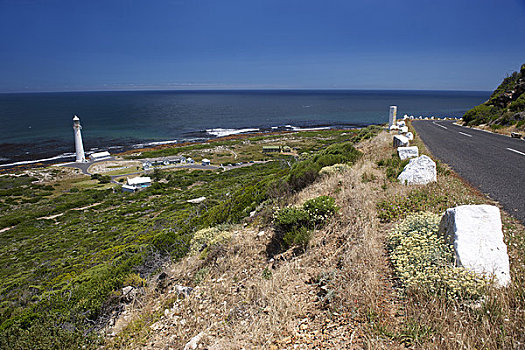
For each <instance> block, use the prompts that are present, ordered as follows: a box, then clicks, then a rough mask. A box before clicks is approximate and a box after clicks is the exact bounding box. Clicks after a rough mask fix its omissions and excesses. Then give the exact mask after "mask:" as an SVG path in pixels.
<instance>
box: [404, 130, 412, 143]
mask: <svg viewBox="0 0 525 350" xmlns="http://www.w3.org/2000/svg"><path fill="white" fill-rule="evenodd" d="M405 137H406V138H407V139H408V141H412V140H413V139H414V134H412V133H411V132H410V131H409V132H407V133H406V134H405Z"/></svg>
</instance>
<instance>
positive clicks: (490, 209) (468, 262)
mask: <svg viewBox="0 0 525 350" xmlns="http://www.w3.org/2000/svg"><path fill="white" fill-rule="evenodd" d="M439 232H440V233H441V234H444V235H446V236H447V237H448V238H449V239H450V242H451V243H452V244H453V245H454V252H455V254H456V263H457V265H458V266H463V267H465V268H466V269H468V270H470V271H473V272H475V273H478V274H484V275H488V276H494V279H495V282H497V283H498V285H500V286H507V285H508V284H509V283H510V281H511V279H510V272H509V256H508V255H507V246H506V245H505V242H503V232H502V230H501V216H500V211H499V209H498V208H497V207H495V206H492V205H461V206H459V207H455V208H450V209H447V211H446V212H445V214H444V215H443V218H442V219H441V223H440V225H439Z"/></svg>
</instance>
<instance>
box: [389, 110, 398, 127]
mask: <svg viewBox="0 0 525 350" xmlns="http://www.w3.org/2000/svg"><path fill="white" fill-rule="evenodd" d="M396 116H397V106H390V114H389V115H388V127H389V128H390V127H391V126H392V125H394V124H395V123H396Z"/></svg>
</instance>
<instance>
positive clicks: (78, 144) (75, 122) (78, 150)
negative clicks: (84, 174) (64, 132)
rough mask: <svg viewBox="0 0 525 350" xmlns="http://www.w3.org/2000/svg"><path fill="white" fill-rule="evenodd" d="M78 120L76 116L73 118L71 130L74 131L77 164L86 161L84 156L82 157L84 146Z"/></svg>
mask: <svg viewBox="0 0 525 350" xmlns="http://www.w3.org/2000/svg"><path fill="white" fill-rule="evenodd" d="M81 129H82V127H81V126H80V119H79V118H78V117H77V116H74V117H73V130H74V131H75V152H76V154H77V159H76V160H75V161H76V162H77V163H84V162H85V161H86V156H85V155H84V145H82V134H81V133H80V130H81Z"/></svg>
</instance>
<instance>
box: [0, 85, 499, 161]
mask: <svg viewBox="0 0 525 350" xmlns="http://www.w3.org/2000/svg"><path fill="white" fill-rule="evenodd" d="M489 96H490V92H488V91H379V90H373V91H366V90H263V91H255V90H249V91H224V90H219V91H118V92H63V93H19V94H16V93H9V94H0V167H8V166H13V165H22V164H31V163H34V162H40V161H56V162H61V161H63V162H66V161H72V160H74V150H75V145H74V139H73V129H72V118H73V116H74V115H78V116H79V118H80V123H81V125H82V137H83V141H84V149H85V150H86V154H89V153H93V152H99V151H104V150H107V151H109V152H111V153H116V152H119V151H123V150H128V149H133V148H141V147H147V146H152V145H157V144H163V143H176V142H185V141H203V140H207V139H211V138H216V137H221V136H228V135H233V134H239V133H247V132H265V131H279V130H300V129H310V128H352V127H362V126H366V125H370V124H382V123H386V122H388V111H389V106H390V105H397V106H398V117H399V116H403V115H404V114H407V115H414V116H436V117H461V116H462V115H463V114H464V113H465V112H466V111H467V110H468V109H470V108H472V107H474V106H476V105H478V104H480V103H482V102H484V101H485V100H487V99H488V97H489Z"/></svg>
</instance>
